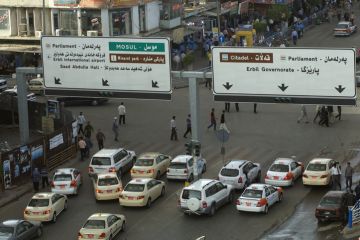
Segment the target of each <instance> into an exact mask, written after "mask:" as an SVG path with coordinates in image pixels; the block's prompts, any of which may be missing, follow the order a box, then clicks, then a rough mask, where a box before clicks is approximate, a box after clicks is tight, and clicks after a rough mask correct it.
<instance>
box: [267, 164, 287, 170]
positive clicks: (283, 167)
mask: <svg viewBox="0 0 360 240" xmlns="http://www.w3.org/2000/svg"><path fill="white" fill-rule="evenodd" d="M269 171H272V172H288V171H289V166H288V165H284V164H273V165H271V167H270V169H269Z"/></svg>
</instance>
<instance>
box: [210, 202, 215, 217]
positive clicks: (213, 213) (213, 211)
mask: <svg viewBox="0 0 360 240" xmlns="http://www.w3.org/2000/svg"><path fill="white" fill-rule="evenodd" d="M215 211H216V208H215V204H212V205H211V208H210V214H209V215H210V216H214V215H215Z"/></svg>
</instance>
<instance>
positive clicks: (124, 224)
mask: <svg viewBox="0 0 360 240" xmlns="http://www.w3.org/2000/svg"><path fill="white" fill-rule="evenodd" d="M125 229H126V222H125V221H123V223H122V224H121V231H122V232H124V231H125Z"/></svg>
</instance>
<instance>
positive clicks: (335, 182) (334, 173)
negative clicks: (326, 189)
mask: <svg viewBox="0 0 360 240" xmlns="http://www.w3.org/2000/svg"><path fill="white" fill-rule="evenodd" d="M330 173H331V179H332V188H333V190H338V187H339V190H341V182H340V181H341V169H340V167H339V165H338V163H337V162H336V163H334V164H333V166H332V167H331V169H330Z"/></svg>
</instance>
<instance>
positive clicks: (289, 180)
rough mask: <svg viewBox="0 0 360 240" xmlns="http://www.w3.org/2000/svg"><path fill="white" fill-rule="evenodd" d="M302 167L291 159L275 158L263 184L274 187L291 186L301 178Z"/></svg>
mask: <svg viewBox="0 0 360 240" xmlns="http://www.w3.org/2000/svg"><path fill="white" fill-rule="evenodd" d="M303 171H304V166H303V164H302V163H301V162H296V161H295V160H294V159H292V158H277V159H276V160H275V161H274V163H273V164H272V165H271V166H270V168H269V170H268V171H267V173H266V176H265V183H266V184H270V185H274V186H292V185H294V182H295V180H296V179H298V178H299V177H301V174H302V172H303Z"/></svg>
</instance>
